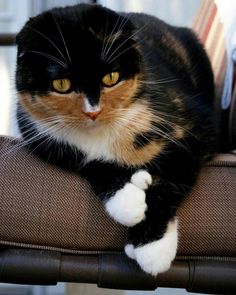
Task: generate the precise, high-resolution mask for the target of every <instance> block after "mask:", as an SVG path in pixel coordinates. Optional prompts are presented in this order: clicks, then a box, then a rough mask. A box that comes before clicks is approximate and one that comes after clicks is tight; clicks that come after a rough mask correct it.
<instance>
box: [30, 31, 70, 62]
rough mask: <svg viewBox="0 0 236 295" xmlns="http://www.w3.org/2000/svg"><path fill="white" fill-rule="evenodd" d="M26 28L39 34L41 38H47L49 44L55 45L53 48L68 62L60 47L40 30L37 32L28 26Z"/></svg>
mask: <svg viewBox="0 0 236 295" xmlns="http://www.w3.org/2000/svg"><path fill="white" fill-rule="evenodd" d="M26 28H27V29H28V30H31V31H33V32H35V33H37V34H39V35H40V36H42V37H43V38H45V39H46V40H47V41H48V42H50V43H51V44H52V45H53V47H54V48H55V49H56V50H57V51H58V52H59V53H60V55H61V56H62V57H63V59H64V60H65V62H66V63H67V60H66V58H65V56H64V54H63V53H62V52H61V50H60V49H59V48H58V46H57V45H56V44H55V43H54V42H53V41H52V40H51V39H49V38H48V37H47V36H46V35H44V34H43V33H41V32H40V31H38V30H36V29H34V28H32V27H29V26H26Z"/></svg>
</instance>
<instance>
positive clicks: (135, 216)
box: [105, 183, 147, 226]
mask: <svg viewBox="0 0 236 295" xmlns="http://www.w3.org/2000/svg"><path fill="white" fill-rule="evenodd" d="M145 198H146V195H145V192H144V191H143V190H142V189H140V188H138V187H137V186H136V185H134V184H132V183H126V184H125V186H124V187H123V188H122V189H120V190H118V191H117V192H116V194H115V195H114V196H113V197H111V198H110V199H109V200H108V201H107V202H106V204H105V208H106V211H107V212H108V213H109V215H110V216H112V217H113V218H114V219H115V220H116V221H117V222H119V223H121V224H123V225H126V226H134V225H135V224H138V223H139V222H141V221H142V220H143V219H145V211H146V210H147V204H146V203H145Z"/></svg>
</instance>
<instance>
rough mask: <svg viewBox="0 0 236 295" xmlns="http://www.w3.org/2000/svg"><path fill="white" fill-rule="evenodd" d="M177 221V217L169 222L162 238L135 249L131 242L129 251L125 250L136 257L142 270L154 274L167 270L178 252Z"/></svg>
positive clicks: (132, 256)
mask: <svg viewBox="0 0 236 295" xmlns="http://www.w3.org/2000/svg"><path fill="white" fill-rule="evenodd" d="M177 223H178V222H177V219H175V220H174V221H171V222H169V224H168V227H167V231H166V233H165V234H164V236H163V238H161V239H160V240H157V241H154V242H151V243H148V244H146V245H144V246H140V247H137V248H134V250H133V249H132V245H130V244H129V247H128V250H129V251H128V252H126V251H125V252H126V254H127V255H128V256H129V257H131V258H133V259H135V260H136V261H137V262H138V264H139V265H140V267H141V269H142V270H144V271H145V272H147V273H150V274H152V275H154V276H156V275H157V274H159V273H162V272H165V271H167V270H168V269H169V268H170V266H171V263H172V261H173V260H174V259H175V256H176V252H177V242H178V233H177ZM130 253H131V254H130Z"/></svg>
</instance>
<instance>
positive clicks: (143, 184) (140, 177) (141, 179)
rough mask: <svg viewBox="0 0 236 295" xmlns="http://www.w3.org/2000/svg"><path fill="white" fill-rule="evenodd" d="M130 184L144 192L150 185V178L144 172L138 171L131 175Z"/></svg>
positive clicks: (149, 175)
mask: <svg viewBox="0 0 236 295" xmlns="http://www.w3.org/2000/svg"><path fill="white" fill-rule="evenodd" d="M131 182H132V183H133V184H135V185H136V186H137V187H139V188H140V189H142V190H145V189H147V188H148V186H149V185H151V184H152V176H151V174H149V173H148V172H147V171H145V170H139V171H138V172H136V173H134V174H133V175H132V177H131Z"/></svg>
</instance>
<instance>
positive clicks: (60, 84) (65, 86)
mask: <svg viewBox="0 0 236 295" xmlns="http://www.w3.org/2000/svg"><path fill="white" fill-rule="evenodd" d="M52 86H53V88H54V89H55V90H56V91H57V92H60V93H65V92H67V91H68V90H69V89H70V88H71V81H70V80H69V79H66V78H65V79H57V80H53V81H52Z"/></svg>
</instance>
